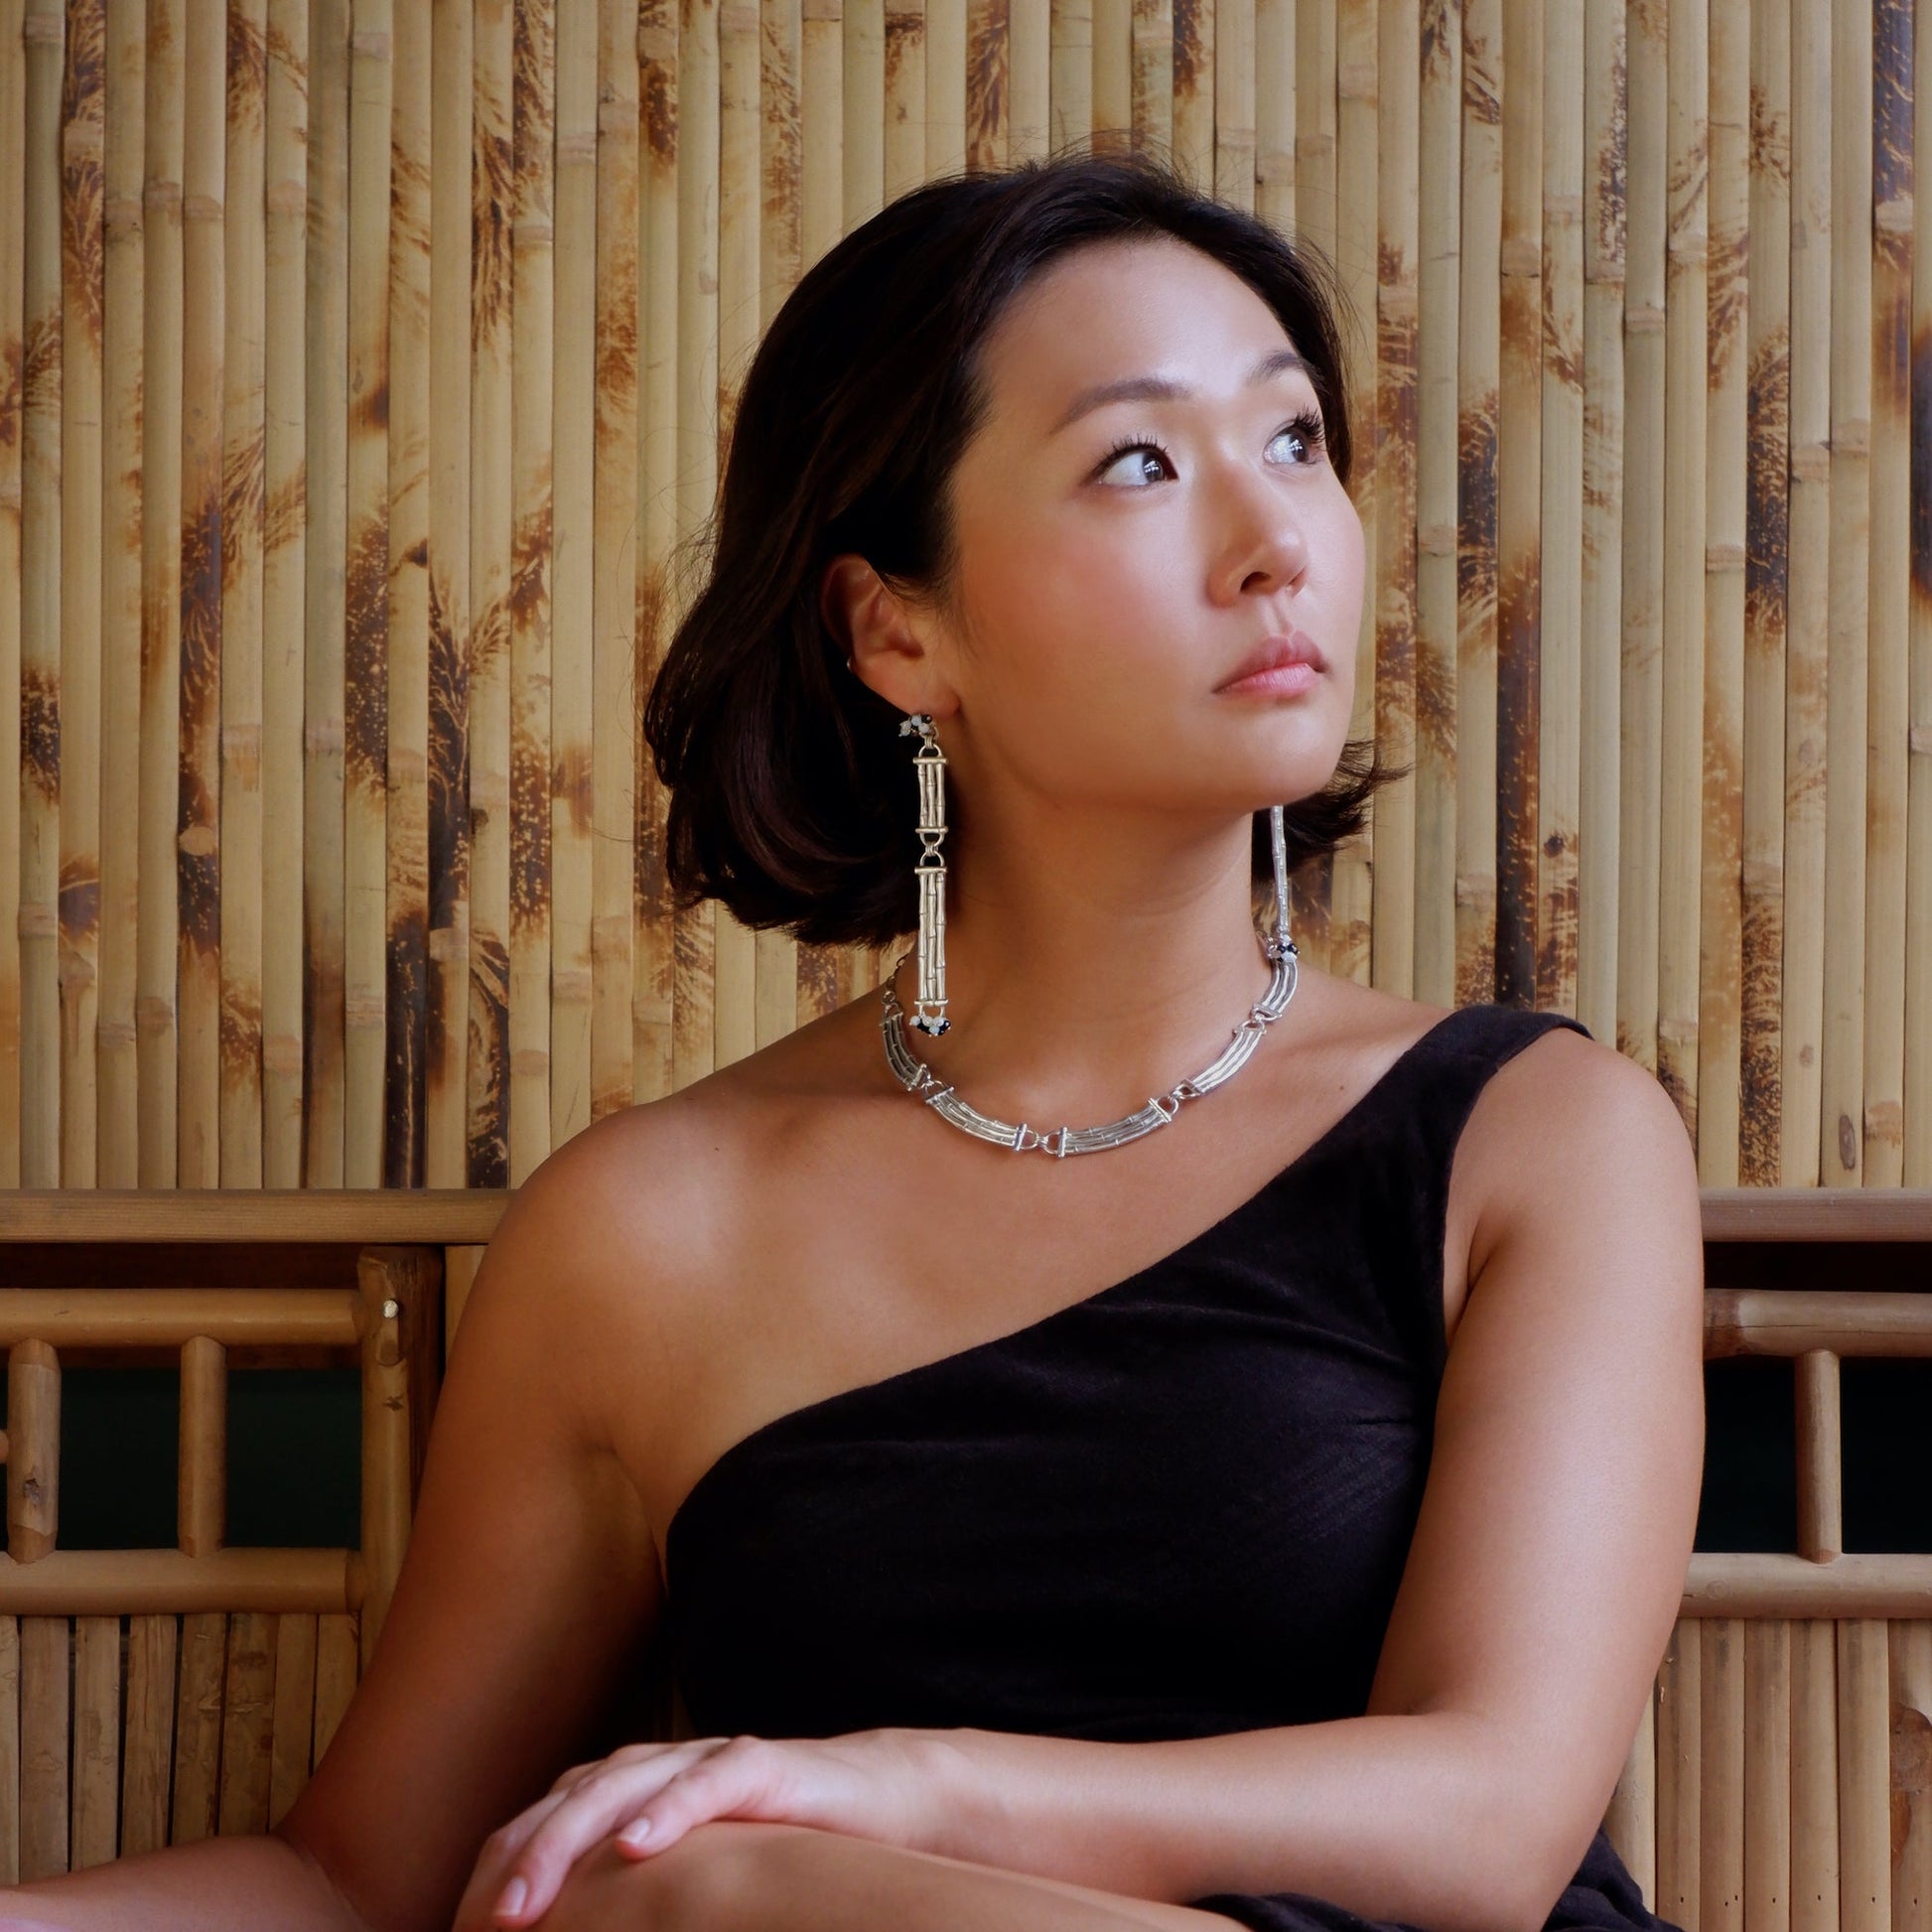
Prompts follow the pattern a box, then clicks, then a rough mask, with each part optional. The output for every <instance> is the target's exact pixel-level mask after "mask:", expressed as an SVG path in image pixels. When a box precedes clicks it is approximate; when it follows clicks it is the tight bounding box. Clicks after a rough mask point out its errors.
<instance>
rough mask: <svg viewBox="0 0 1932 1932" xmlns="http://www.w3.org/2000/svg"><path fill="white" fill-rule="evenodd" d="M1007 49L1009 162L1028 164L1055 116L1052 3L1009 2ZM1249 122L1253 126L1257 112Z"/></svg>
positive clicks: (1242, 0)
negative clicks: (1010, 96)
mask: <svg viewBox="0 0 1932 1932" xmlns="http://www.w3.org/2000/svg"><path fill="white" fill-rule="evenodd" d="M1229 4H1233V5H1242V4H1246V5H1249V6H1252V5H1253V0H1229ZM1007 46H1008V56H1007V60H1008V85H1009V88H1010V91H1011V94H1012V100H1013V105H1012V109H1011V111H1010V114H1009V118H1008V122H1007V159H1008V160H1009V161H1010V162H1021V161H1029V160H1033V159H1035V158H1036V157H1038V156H1041V155H1044V154H1045V152H1046V145H1047V138H1048V127H1049V124H1050V121H1051V116H1052V107H1051V103H1052V60H1053V19H1052V0H1008V19H1007ZM1248 118H1249V121H1250V123H1251V124H1252V122H1253V119H1254V116H1253V114H1252V113H1251V114H1250V115H1249V117H1248ZM1251 154H1252V150H1251Z"/></svg>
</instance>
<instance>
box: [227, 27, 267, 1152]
mask: <svg viewBox="0 0 1932 1932" xmlns="http://www.w3.org/2000/svg"><path fill="white" fill-rule="evenodd" d="M267 96H268V6H267V0H230V4H229V8H228V71H227V180H226V186H225V192H224V201H223V219H222V260H223V264H224V268H223V290H224V298H225V314H224V318H223V345H222V356H221V368H222V407H221V414H222V492H221V537H220V547H221V676H220V688H219V705H220V721H221V723H220V774H221V775H220V786H219V790H220V799H221V804H220V853H221V862H222V863H221V878H222V880H223V881H224V882H225V891H224V892H223V893H222V895H221V926H220V942H221V943H220V957H219V969H220V1016H221V1018H220V1067H219V1079H220V1096H219V1119H220V1142H219V1161H220V1171H221V1184H222V1186H224V1187H259V1186H260V1185H261V1184H262V933H263V920H262V912H263V907H262V892H263V874H262V839H263V816H262V804H263V801H262V682H263V678H262V645H263V604H262V549H263V509H264V497H265V493H266V483H265V477H264V466H265V464H266V462H267V458H268V446H267V434H268V425H267V392H266V386H267V342H266V330H267V322H268V307H267V305H268V265H267V252H266V251H267V240H268V234H267V187H266V168H267V156H266V147H265V143H266V128H267V119H266V117H267V106H268V99H267Z"/></svg>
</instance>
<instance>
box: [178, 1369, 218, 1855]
mask: <svg viewBox="0 0 1932 1932" xmlns="http://www.w3.org/2000/svg"><path fill="white" fill-rule="evenodd" d="M175 1480H176V1504H175V1515H176V1541H177V1542H178V1543H179V1545H180V1547H181V1549H182V1551H183V1552H184V1554H186V1555H188V1556H191V1557H205V1556H211V1555H213V1553H214V1552H215V1551H217V1550H219V1549H220V1548H221V1547H222V1546H223V1544H224V1543H225V1542H226V1541H227V1491H228V1351H227V1349H226V1348H225V1347H224V1346H223V1345H222V1344H221V1343H220V1342H218V1341H213V1340H210V1339H209V1338H208V1337H207V1335H196V1336H193V1337H192V1338H191V1339H190V1340H188V1341H186V1342H184V1343H183V1344H182V1350H181V1449H180V1454H179V1458H178V1461H177V1464H176V1472H175ZM227 1623H228V1619H227V1617H226V1616H225V1615H224V1614H223V1613H222V1612H221V1611H219V1610H207V1611H193V1612H190V1613H189V1614H187V1615H185V1616H183V1618H182V1620H181V1684H180V1690H179V1693H178V1695H177V1698H176V1703H175V1775H174V1800H173V1812H172V1817H171V1825H170V1832H169V1837H170V1841H171V1843H173V1844H176V1845H181V1844H186V1843H189V1842H192V1841H194V1840H197V1839H204V1838H211V1837H212V1836H213V1835H214V1832H215V1829H216V1825H217V1822H218V1818H219V1804H220V1789H219V1784H218V1773H219V1769H220V1753H221V1685H222V1678H223V1675H224V1672H225V1665H226V1654H227Z"/></svg>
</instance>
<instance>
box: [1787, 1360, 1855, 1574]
mask: <svg viewBox="0 0 1932 1932" xmlns="http://www.w3.org/2000/svg"><path fill="white" fill-rule="evenodd" d="M1793 1371H1794V1373H1793V1378H1792V1379H1793V1395H1794V1407H1795V1411H1796V1420H1797V1443H1798V1467H1797V1479H1798V1554H1799V1555H1800V1556H1801V1557H1803V1558H1804V1559H1805V1560H1806V1561H1807V1562H1808V1563H1831V1562H1834V1561H1835V1560H1836V1559H1838V1558H1839V1557H1842V1556H1843V1555H1844V1554H1845V1467H1844V1462H1845V1454H1844V1447H1843V1445H1844V1427H1843V1421H1842V1412H1841V1407H1840V1399H1839V1395H1840V1381H1839V1358H1838V1355H1837V1354H1836V1353H1835V1352H1834V1351H1833V1350H1831V1349H1829V1348H1807V1349H1806V1350H1805V1351H1804V1352H1803V1353H1802V1354H1801V1355H1799V1356H1798V1357H1797V1358H1796V1360H1795V1362H1794V1363H1793Z"/></svg>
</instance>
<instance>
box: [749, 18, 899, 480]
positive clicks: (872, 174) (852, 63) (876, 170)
mask: <svg viewBox="0 0 1932 1932" xmlns="http://www.w3.org/2000/svg"><path fill="white" fill-rule="evenodd" d="M840 26H841V30H842V31H841V64H840V81H839V86H840V107H841V112H842V114H843V116H844V121H845V127H844V133H843V137H842V139H843V147H842V151H841V163H842V169H843V182H842V185H841V191H840V196H841V200H842V201H843V203H844V207H845V225H846V227H847V228H848V229H851V228H856V227H857V226H858V225H859V224H860V223H861V222H862V221H865V220H866V219H868V218H869V217H870V216H872V215H874V214H877V213H878V212H879V209H880V207H882V206H883V205H884V203H885V199H886V6H885V0H844V14H843V19H842V20H841V22H840ZM756 29H757V18H756V9H754V11H753V13H751V14H746V13H742V12H739V11H738V10H737V9H736V7H735V6H734V5H733V4H732V0H725V4H724V5H722V6H721V8H720V10H719V15H718V64H719V88H720V95H719V99H720V118H719V131H718V141H719V149H718V154H719V170H720V174H719V203H718V244H719V251H720V271H719V272H720V276H721V286H720V289H719V327H720V329H721V331H722V330H726V329H729V328H731V327H732V323H731V320H730V318H731V303H730V301H729V300H728V299H727V298H726V296H725V294H724V289H723V286H722V283H723V281H727V280H729V279H731V277H732V275H733V273H734V270H733V267H732V261H731V257H732V255H733V254H734V252H740V253H742V252H743V250H744V248H745V245H746V244H745V242H744V241H742V240H741V239H739V237H738V236H737V235H736V234H735V233H734V229H735V228H736V226H737V223H738V204H739V202H740V199H741V198H742V197H743V195H744V193H745V189H744V186H743V183H744V170H745V164H744V162H743V160H742V159H740V158H738V156H737V155H736V154H735V153H734V150H735V149H739V148H743V147H745V146H746V145H747V144H748V143H747V137H746V135H745V134H742V133H740V132H738V131H737V129H736V128H735V126H734V123H735V122H736V121H738V120H739V119H741V118H746V119H749V118H751V117H752V116H754V115H756V114H757V112H758V82H757V69H756V66H755V65H753V64H752V63H751V62H750V61H749V59H748V56H749V55H750V54H751V53H752V52H753V51H755V50H756V46H757V43H756V41H755V40H753V39H751V37H752V36H753V35H754V34H755V32H756ZM754 206H755V207H756V204H754ZM719 357H720V361H721V364H722V368H723V378H722V380H723V385H724V387H729V388H735V387H736V384H735V383H734V382H733V378H732V373H731V371H732V368H733V366H734V365H733V363H732V360H731V356H730V352H729V351H728V350H727V349H726V348H725V346H724V342H723V338H722V336H721V338H720V344H719ZM720 394H721V397H722V395H723V388H721V391H720ZM726 427H727V425H726V424H725V423H720V425H719V429H720V432H721V434H720V447H721V448H722V447H724V436H723V431H724V430H725V429H726Z"/></svg>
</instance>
